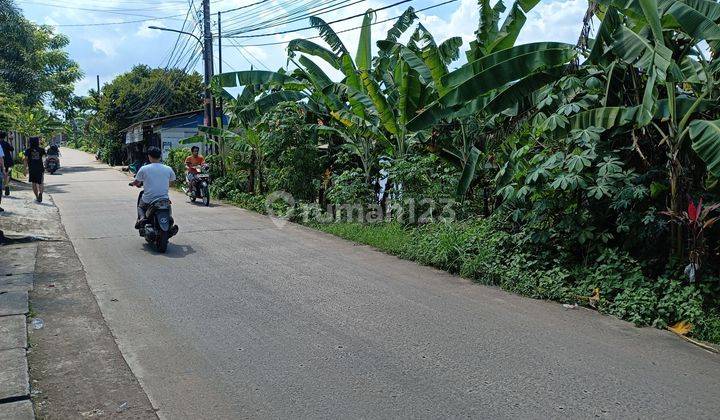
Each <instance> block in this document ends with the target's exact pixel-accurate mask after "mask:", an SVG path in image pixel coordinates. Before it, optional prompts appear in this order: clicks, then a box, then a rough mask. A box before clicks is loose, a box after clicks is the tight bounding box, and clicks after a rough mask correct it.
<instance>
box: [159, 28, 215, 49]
mask: <svg viewBox="0 0 720 420" xmlns="http://www.w3.org/2000/svg"><path fill="white" fill-rule="evenodd" d="M148 29H157V30H158V31H166V32H175V33H178V34H184V35H190V36H191V37H193V38H195V40H196V41H197V42H198V43H199V44H200V46H202V45H203V43H202V41H201V40H200V38H198V36H197V35H195V34H193V33H191V32H185V31H181V30H178V29H171V28H163V27H160V26H148Z"/></svg>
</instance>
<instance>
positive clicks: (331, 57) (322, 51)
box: [287, 39, 340, 70]
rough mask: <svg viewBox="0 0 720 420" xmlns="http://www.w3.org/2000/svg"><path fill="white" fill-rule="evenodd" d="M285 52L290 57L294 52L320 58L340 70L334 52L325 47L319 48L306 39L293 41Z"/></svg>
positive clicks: (338, 58)
mask: <svg viewBox="0 0 720 420" xmlns="http://www.w3.org/2000/svg"><path fill="white" fill-rule="evenodd" d="M287 51H288V54H289V55H290V57H293V56H294V54H295V52H302V53H305V54H308V55H314V56H315V57H319V58H322V59H323V60H325V61H326V62H327V63H328V64H330V65H331V66H333V67H334V68H336V69H338V70H339V69H340V57H338V56H337V55H336V54H335V53H334V52H332V51H330V50H328V49H327V48H325V47H321V46H320V45H318V44H316V43H314V42H312V41H308V40H306V39H293V40H292V41H290V43H289V44H288V46H287Z"/></svg>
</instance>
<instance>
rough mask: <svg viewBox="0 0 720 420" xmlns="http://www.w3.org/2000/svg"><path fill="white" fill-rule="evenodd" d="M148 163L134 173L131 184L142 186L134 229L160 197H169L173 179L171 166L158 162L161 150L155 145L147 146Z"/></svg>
mask: <svg viewBox="0 0 720 420" xmlns="http://www.w3.org/2000/svg"><path fill="white" fill-rule="evenodd" d="M147 155H148V160H149V161H150V164H148V165H145V166H143V167H142V168H140V170H139V171H138V172H137V174H136V175H135V180H134V181H133V182H132V185H134V186H136V187H138V188H140V187H143V190H144V192H143V195H142V198H141V199H140V201H139V202H138V221H137V223H136V224H135V229H140V227H141V226H142V222H144V219H145V212H146V210H147V209H148V207H149V206H150V204H152V203H154V202H155V201H157V200H160V199H166V200H169V199H170V195H169V190H170V184H171V183H172V182H174V181H175V179H176V178H175V172H174V171H173V170H172V168H171V167H169V166H167V165H163V164H162V163H160V157H161V156H162V152H161V151H160V149H158V148H157V147H149V148H148V151H147Z"/></svg>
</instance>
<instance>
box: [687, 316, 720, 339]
mask: <svg viewBox="0 0 720 420" xmlns="http://www.w3.org/2000/svg"><path fill="white" fill-rule="evenodd" d="M717 311H718V310H717V309H715V310H714V311H713V312H709V313H707V314H705V316H704V317H703V318H702V319H700V320H698V323H697V324H696V325H695V329H694V330H693V333H692V334H693V336H695V337H697V338H698V339H700V340H705V341H709V342H711V343H720V312H717Z"/></svg>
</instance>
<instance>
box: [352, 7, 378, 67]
mask: <svg viewBox="0 0 720 420" xmlns="http://www.w3.org/2000/svg"><path fill="white" fill-rule="evenodd" d="M374 16H375V12H374V11H373V10H372V9H369V10H368V11H367V12H365V16H364V17H363V23H362V29H361V30H360V40H359V41H358V48H357V55H356V57H355V65H356V66H357V68H358V69H359V70H369V69H370V67H371V63H372V32H371V31H372V20H373V17H374Z"/></svg>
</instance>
